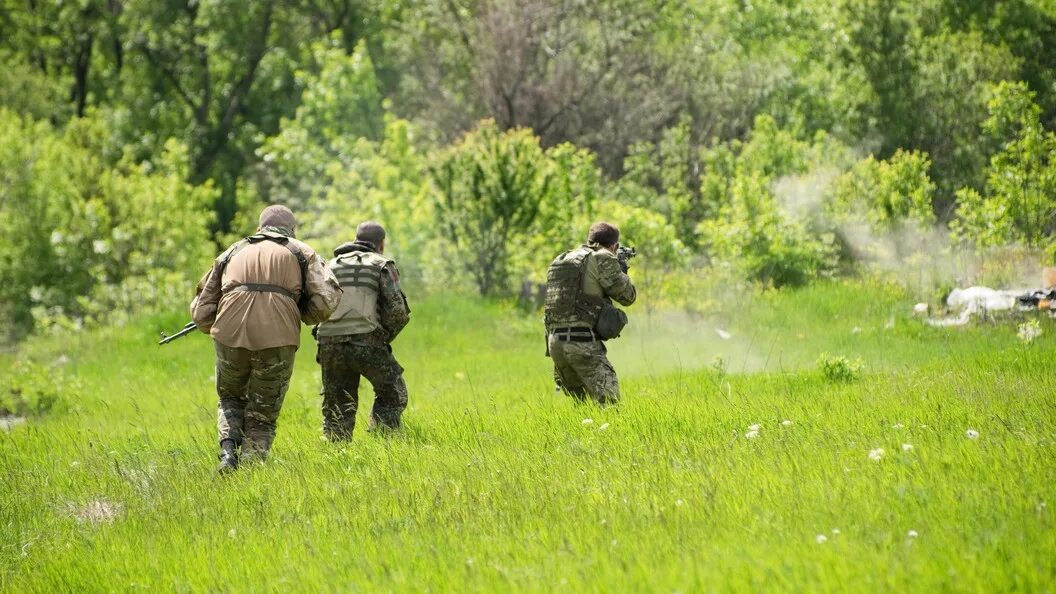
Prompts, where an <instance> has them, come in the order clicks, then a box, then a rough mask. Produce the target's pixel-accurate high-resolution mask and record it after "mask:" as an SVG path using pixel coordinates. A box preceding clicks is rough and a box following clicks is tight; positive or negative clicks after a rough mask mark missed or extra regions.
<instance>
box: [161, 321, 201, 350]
mask: <svg viewBox="0 0 1056 594" xmlns="http://www.w3.org/2000/svg"><path fill="white" fill-rule="evenodd" d="M196 328H197V326H195V325H194V322H187V324H185V325H184V327H183V328H181V329H180V331H179V332H177V333H176V334H173V335H172V336H169V335H168V334H165V333H164V332H162V333H161V342H159V343H158V344H159V345H160V344H169V343H170V342H172V341H174V340H176V339H177V338H180V337H181V336H187V335H188V334H190V333H191V332H194V330H195V329H196Z"/></svg>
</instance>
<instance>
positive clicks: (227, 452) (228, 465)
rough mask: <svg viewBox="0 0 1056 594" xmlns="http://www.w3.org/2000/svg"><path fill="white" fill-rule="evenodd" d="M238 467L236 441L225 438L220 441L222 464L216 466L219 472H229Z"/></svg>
mask: <svg viewBox="0 0 1056 594" xmlns="http://www.w3.org/2000/svg"><path fill="white" fill-rule="evenodd" d="M237 469H238V452H237V451H236V450H235V442H233V441H231V440H230V439H225V440H224V441H221V442H220V465H219V466H217V467H216V473H217V474H229V473H231V472H234V471H235V470H237Z"/></svg>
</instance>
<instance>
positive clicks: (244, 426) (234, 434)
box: [213, 340, 297, 460]
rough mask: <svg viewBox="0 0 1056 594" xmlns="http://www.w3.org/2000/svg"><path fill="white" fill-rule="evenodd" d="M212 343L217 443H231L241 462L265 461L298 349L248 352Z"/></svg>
mask: <svg viewBox="0 0 1056 594" xmlns="http://www.w3.org/2000/svg"><path fill="white" fill-rule="evenodd" d="M213 343H214V345H215V346H216V393H217V395H218V396H219V397H220V407H219V412H218V414H217V429H218V433H219V436H220V442H221V443H223V441H224V440H231V441H232V442H234V444H235V446H236V447H237V446H241V447H242V459H243V460H253V459H264V458H266V457H267V455H268V450H270V449H271V443H272V442H273V441H274V440H275V426H276V424H277V422H278V419H279V411H280V410H281V409H282V401H283V399H284V398H285V397H286V389H287V388H289V387H290V376H292V375H293V361H294V358H295V356H296V354H297V347H295V346H284V347H276V348H272V349H263V350H260V351H251V350H248V349H242V348H234V347H229V346H225V345H222V344H220V343H219V342H216V341H215V340H214V341H213Z"/></svg>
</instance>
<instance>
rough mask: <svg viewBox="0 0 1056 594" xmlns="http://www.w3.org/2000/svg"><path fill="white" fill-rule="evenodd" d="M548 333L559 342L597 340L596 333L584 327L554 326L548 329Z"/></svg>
mask: <svg viewBox="0 0 1056 594" xmlns="http://www.w3.org/2000/svg"><path fill="white" fill-rule="evenodd" d="M550 335H551V336H553V337H554V338H556V339H557V340H559V341H561V342H595V341H597V340H599V339H598V335H597V334H595V333H594V329H593V328H586V327H576V328H554V329H553V330H551V331H550Z"/></svg>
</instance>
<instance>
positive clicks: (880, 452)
mask: <svg viewBox="0 0 1056 594" xmlns="http://www.w3.org/2000/svg"><path fill="white" fill-rule="evenodd" d="M883 457H884V448H876V449H875V450H869V459H870V460H873V461H875V462H879V461H880V459H881V458H883Z"/></svg>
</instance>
